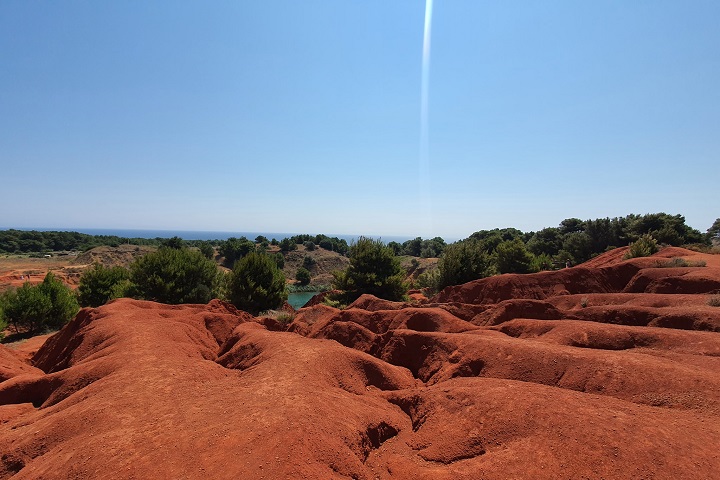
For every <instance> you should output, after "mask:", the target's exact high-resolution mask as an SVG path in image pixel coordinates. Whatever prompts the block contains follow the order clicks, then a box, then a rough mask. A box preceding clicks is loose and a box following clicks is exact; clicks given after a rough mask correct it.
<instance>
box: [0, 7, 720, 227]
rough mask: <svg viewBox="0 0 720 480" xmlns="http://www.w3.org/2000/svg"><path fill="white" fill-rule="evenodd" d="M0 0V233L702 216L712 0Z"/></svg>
mask: <svg viewBox="0 0 720 480" xmlns="http://www.w3.org/2000/svg"><path fill="white" fill-rule="evenodd" d="M424 14H425V2H424V1H423V0H416V1H410V0H397V1H387V0H363V1H360V0H332V1H331V0H322V1H321V0H307V1H305V0H304V1H296V0H286V1H280V0H275V1H273V0H263V1H252V2H251V1H239V0H237V1H227V2H221V1H213V2H184V1H172V2H169V1H168V2H140V1H127V2H125V1H123V2H105V1H98V2H95V1H65V2H61V1H58V2H39V1H28V0H3V1H2V2H0V65H1V68H0V185H1V186H2V188H1V189H0V226H2V227H16V228H31V227H51V228H79V227H85V228H91V227H96V228H137V229H170V230H181V229H182V230H215V231H269V232H273V231H276V232H309V233H320V232H324V233H338V234H368V235H408V236H414V235H421V236H423V237H432V236H435V235H440V236H445V237H450V238H463V237H466V236H468V235H469V234H471V233H472V232H474V231H477V230H480V229H489V228H495V227H508V226H512V227H516V228H519V229H521V230H524V231H530V230H537V229H540V228H543V227H547V226H556V225H558V223H559V222H560V221H561V220H563V219H565V218H570V217H579V218H581V219H588V218H598V217H607V216H609V217H615V216H624V215H627V214H629V213H639V214H642V213H654V212H666V213H671V214H678V213H679V214H683V215H685V217H686V219H687V222H688V224H690V225H691V226H693V227H695V228H698V229H699V230H701V231H705V230H706V229H707V228H708V227H710V225H711V224H712V222H713V221H714V220H715V219H716V218H718V217H720V209H718V208H717V205H718V200H717V187H718V179H719V178H720V176H719V175H718V174H719V173H720V29H718V28H717V19H718V18H720V3H718V2H716V1H707V2H703V1H692V2H681V1H672V2H669V1H662V0H653V1H632V2H627V1H603V2H576V1H544V2H536V1H524V2H521V1H513V2H489V1H480V0H435V2H434V9H433V18H432V44H431V45H432V47H431V57H430V58H431V61H430V79H429V102H428V118H429V121H428V122H429V123H428V131H429V137H428V162H429V166H428V170H427V176H426V178H425V179H423V173H422V171H421V170H422V169H421V159H420V157H421V154H420V144H421V142H420V131H421V125H420V106H421V100H420V93H421V72H422V46H423V24H424Z"/></svg>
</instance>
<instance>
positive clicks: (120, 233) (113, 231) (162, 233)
mask: <svg viewBox="0 0 720 480" xmlns="http://www.w3.org/2000/svg"><path fill="white" fill-rule="evenodd" d="M6 228H13V227H6ZM6 228H3V229H6ZM17 230H37V231H40V232H42V231H66V232H80V233H86V234H88V235H115V236H117V237H125V238H171V237H180V238H182V239H183V240H227V239H228V238H230V237H238V238H239V237H246V238H248V239H250V240H255V238H256V237H257V236H258V235H262V236H263V237H267V239H268V240H272V239H273V238H275V239H277V240H282V239H283V238H287V237H292V236H293V235H299V233H278V232H214V231H193V230H135V229H118V228H18V229H17ZM306 233H310V234H311V235H315V233H311V232H306ZM325 235H327V236H328V237H337V238H341V239H344V240H346V241H347V242H348V243H351V242H353V241H355V240H357V239H358V238H359V237H360V236H361V235H341V234H335V233H326V234H325ZM365 236H366V237H371V238H376V239H377V238H380V239H382V241H383V242H385V243H388V242H399V243H403V242H405V241H407V240H411V239H413V238H415V237H403V236H379V235H365Z"/></svg>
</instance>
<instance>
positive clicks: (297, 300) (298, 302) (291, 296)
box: [287, 292, 320, 310]
mask: <svg viewBox="0 0 720 480" xmlns="http://www.w3.org/2000/svg"><path fill="white" fill-rule="evenodd" d="M318 293H320V292H295V293H288V300H287V301H288V303H289V304H290V306H291V307H293V308H294V309H295V310H297V309H298V308H302V306H303V305H305V304H306V303H307V302H308V301H309V300H310V299H311V298H312V297H314V296H315V295H317V294H318Z"/></svg>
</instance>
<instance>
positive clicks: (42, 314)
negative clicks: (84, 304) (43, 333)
mask: <svg viewBox="0 0 720 480" xmlns="http://www.w3.org/2000/svg"><path fill="white" fill-rule="evenodd" d="M0 305H2V306H1V307H0V310H2V316H3V319H2V321H3V322H8V323H10V324H12V325H13V326H14V327H15V330H19V329H25V330H27V331H29V332H32V333H34V332H37V331H40V330H42V329H46V328H59V327H61V326H63V325H64V324H65V323H67V322H68V321H70V319H71V318H73V317H74V316H75V314H76V313H77V312H78V310H79V308H80V307H79V306H78V303H77V299H76V298H75V294H74V293H73V291H72V290H71V289H70V288H69V287H68V286H67V285H65V284H63V283H62V282H61V281H60V280H59V279H57V278H55V276H54V275H53V274H52V272H50V273H48V274H47V275H46V276H45V279H44V280H43V281H42V283H40V284H38V285H31V284H30V283H25V284H24V285H23V286H22V287H20V288H18V289H17V290H14V291H12V290H11V291H7V292H5V293H4V294H3V295H2V297H1V298H0Z"/></svg>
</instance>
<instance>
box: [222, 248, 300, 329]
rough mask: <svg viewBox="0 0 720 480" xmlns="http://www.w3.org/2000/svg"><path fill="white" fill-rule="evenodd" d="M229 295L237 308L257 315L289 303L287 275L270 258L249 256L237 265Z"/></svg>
mask: <svg viewBox="0 0 720 480" xmlns="http://www.w3.org/2000/svg"><path fill="white" fill-rule="evenodd" d="M228 296H229V298H230V301H231V302H232V303H233V305H235V306H236V307H237V308H239V309H241V310H245V311H246V312H249V313H251V314H252V315H258V314H259V313H260V312H262V311H264V310H269V309H272V308H277V307H279V306H281V305H282V303H283V302H284V301H285V300H287V292H286V289H285V275H283V273H282V271H280V269H278V267H277V264H276V263H275V260H274V259H272V258H270V256H268V255H266V254H263V253H257V252H254V253H250V254H248V255H246V256H245V257H243V258H242V259H240V260H239V261H238V262H237V263H236V264H235V267H234V268H233V270H232V273H231V275H230V282H229V293H228Z"/></svg>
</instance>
